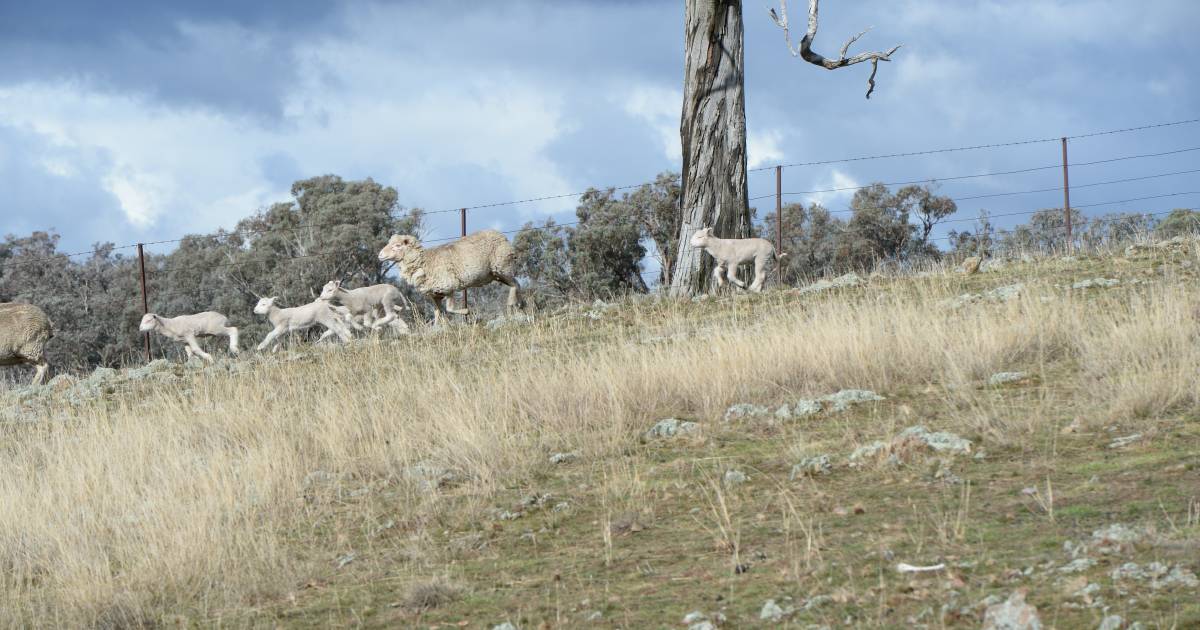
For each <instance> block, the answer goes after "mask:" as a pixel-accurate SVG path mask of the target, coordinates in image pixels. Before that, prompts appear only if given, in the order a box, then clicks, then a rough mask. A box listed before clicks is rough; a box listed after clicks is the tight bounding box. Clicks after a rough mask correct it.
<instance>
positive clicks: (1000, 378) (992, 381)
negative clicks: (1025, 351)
mask: <svg viewBox="0 0 1200 630" xmlns="http://www.w3.org/2000/svg"><path fill="white" fill-rule="evenodd" d="M1027 378H1029V375H1028V374H1026V373H1025V372H997V373H995V374H993V375H991V376H990V377H989V378H988V385H991V386H992V387H995V386H997V385H1004V384H1007V383H1016V382H1017V381H1023V380H1025V379H1027Z"/></svg>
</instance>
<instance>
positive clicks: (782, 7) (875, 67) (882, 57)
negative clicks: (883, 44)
mask: <svg viewBox="0 0 1200 630" xmlns="http://www.w3.org/2000/svg"><path fill="white" fill-rule="evenodd" d="M819 4H820V0H808V31H807V32H806V33H805V34H804V37H803V38H801V39H800V46H799V47H796V46H793V45H792V34H791V30H790V25H789V23H788V12H787V0H779V12H778V13H776V12H775V9H773V8H772V9H768V11H767V12H768V13H769V14H770V16H771V20H772V21H773V22H775V25H776V26H778V27H779V28H781V29H783V39H784V41H785V42H786V43H787V47H788V51H790V52H791V53H792V56H793V57H800V58H801V59H803V60H805V61H807V62H809V63H811V64H813V65H815V66H821V67H822V68H825V69H826V70H837V69H838V68H844V67H846V66H852V65H854V64H856V63H862V62H864V61H870V62H871V76H870V77H868V78H867V98H871V93H872V92H874V91H875V73H876V72H878V71H879V62H880V61H891V60H892V59H891V57H892V53H894V52H896V51H897V50H899V49H900V46H899V45H897V46H893V47H892V49H891V50H889V51H887V52H865V53H859V54H857V55H854V56H853V57H846V54H847V53H848V52H849V51H850V46H851V45H852V44H854V42H856V41H858V39H859V38H860V37H862V36H863V35H866V34H867V31H870V30H871V29H869V28H868V29H867V30H865V31H863V32H861V33H859V34H858V35H855V36H854V37H851V38H850V39H848V40H846V44H845V45H844V46H842V50H841V52H840V53H839V54H838V58H837V59H829V58H827V57H823V56H821V55H820V54H819V53H817V52H816V51H814V50H813V49H812V43H813V40H815V39H816V38H817V10H818V5H819Z"/></svg>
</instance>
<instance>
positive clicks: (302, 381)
mask: <svg viewBox="0 0 1200 630" xmlns="http://www.w3.org/2000/svg"><path fill="white" fill-rule="evenodd" d="M1030 282H1031V284H1030V290H1028V291H1026V293H1025V295H1024V296H1022V298H1020V299H1018V300H1014V301H1012V302H1009V303H1005V304H984V305H976V306H971V307H967V308H964V309H961V310H957V311H954V310H950V309H947V308H945V307H944V306H941V305H940V303H941V302H942V301H943V300H944V299H945V298H947V297H948V296H950V295H952V294H953V293H954V292H955V291H954V286H953V282H952V281H951V280H949V279H946V278H941V279H939V278H934V279H929V280H922V281H891V280H886V281H881V283H882V286H880V287H874V288H871V289H868V290H865V291H861V292H859V291H853V292H848V293H846V294H843V295H831V296H824V297H818V298H810V299H806V300H801V299H797V298H795V297H790V296H785V295H783V294H778V293H776V294H768V295H764V296H760V297H755V298H749V299H738V300H731V301H726V302H719V303H713V302H707V303H702V304H699V305H696V304H692V303H690V302H683V303H680V302H635V303H629V304H626V305H624V306H623V307H621V308H620V309H616V310H614V311H612V312H610V313H609V314H608V315H607V316H606V318H605V319H604V320H602V321H601V322H599V323H598V322H594V321H591V320H587V319H570V318H566V317H563V318H556V319H553V320H546V321H542V322H539V323H537V324H535V325H533V326H529V327H523V328H509V329H504V330H502V331H499V332H489V331H486V330H482V329H479V328H459V329H454V330H451V331H449V332H446V333H443V334H440V335H431V336H422V337H419V338H412V339H406V340H402V341H399V342H394V343H371V342H364V343H360V344H356V345H354V346H352V347H348V348H344V349H336V350H332V351H323V352H317V353H316V354H315V355H314V356H315V360H314V361H297V362H284V363H277V364H263V365H258V366H257V367H255V368H254V369H253V370H252V371H249V372H247V373H244V374H242V375H239V376H227V375H225V376H199V377H197V378H196V380H195V381H194V382H193V383H191V385H190V386H189V387H188V388H182V389H181V388H178V387H161V388H159V389H155V390H150V391H149V392H147V393H146V394H144V395H140V396H130V397H127V398H123V399H120V400H118V401H110V402H108V403H98V404H94V405H92V406H90V407H87V408H84V409H79V410H77V411H73V412H70V416H69V417H68V418H66V419H64V418H57V419H54V420H50V419H46V420H44V421H41V422H37V423H22V424H20V425H18V426H7V427H3V428H0V506H3V509H2V510H0V608H2V610H0V619H3V620H4V621H5V622H6V623H8V624H10V625H16V626H20V625H43V624H51V625H99V626H109V625H135V626H136V625H151V624H154V623H156V622H158V621H159V620H160V619H162V617H163V615H165V614H167V613H174V612H184V613H186V614H189V615H193V616H199V617H202V618H207V619H214V618H217V617H219V616H222V615H229V614H230V613H231V612H235V611H238V610H241V609H245V608H247V607H252V606H255V605H257V604H259V603H261V602H264V601H270V600H272V599H274V598H278V597H280V596H281V594H283V593H285V592H287V591H288V590H289V589H292V588H295V587H296V586H297V584H298V583H300V582H302V580H304V579H305V577H306V576H307V575H309V574H310V572H312V571H314V570H315V567H316V566H318V565H320V566H325V565H326V564H327V563H329V562H331V556H330V555H329V553H323V550H319V549H310V548H307V546H309V545H314V544H316V541H317V540H318V539H319V534H318V533H317V530H318V529H319V527H320V523H321V522H323V519H325V518H326V517H327V516H328V510H329V509H331V508H330V507H329V506H328V505H327V504H326V503H323V502H321V501H305V500H303V499H302V498H301V497H302V495H303V494H304V493H305V490H304V484H305V479H306V476H308V475H309V473H311V472H313V471H318V470H320V471H328V472H331V473H336V474H342V473H345V474H352V475H354V478H355V479H357V480H360V482H362V483H372V482H376V483H377V484H378V485H380V486H386V487H389V488H392V490H393V491H395V492H396V493H397V495H396V498H395V501H396V502H397V503H398V505H400V506H401V507H402V510H401V511H402V513H405V514H408V515H410V517H411V520H410V521H408V522H404V523H401V524H400V527H414V528H415V527H419V522H420V521H421V519H422V518H423V517H424V516H427V515H429V514H431V513H436V511H437V510H439V509H441V508H440V505H441V504H440V503H439V501H438V499H437V493H429V492H426V491H422V490H421V489H420V487H419V484H415V483H411V482H410V480H409V476H408V475H406V472H405V471H406V469H407V468H408V467H410V466H412V465H414V464H415V463H418V462H422V463H426V464H431V465H435V466H442V467H446V468H449V469H452V470H455V471H458V472H459V473H460V474H461V475H462V476H464V477H465V478H466V479H467V481H466V488H467V491H468V492H469V493H473V494H476V495H478V496H480V497H486V496H488V494H489V493H491V492H492V491H493V490H495V489H496V488H498V487H501V486H504V485H508V484H513V483H517V482H519V481H520V480H522V479H524V478H526V477H527V476H528V475H530V474H531V473H532V472H534V471H536V470H537V469H538V468H539V467H541V466H544V465H545V461H546V455H547V454H548V453H550V452H553V451H561V450H571V449H580V450H582V451H583V452H584V453H585V454H587V455H590V456H593V457H603V456H605V455H608V454H613V453H617V452H621V451H624V450H628V449H629V448H631V447H632V446H633V445H635V444H636V443H637V436H638V434H639V433H640V432H641V431H643V430H644V429H645V428H646V427H647V426H648V425H649V424H650V423H651V422H653V421H654V420H655V419H657V418H659V417H663V416H667V415H683V416H690V417H695V418H698V419H701V420H712V419H715V418H717V417H719V416H720V415H721V413H722V411H723V410H724V408H725V407H726V406H727V405H728V404H730V403H732V402H741V401H783V400H786V399H788V398H789V397H795V396H798V395H810V394H824V393H828V392H830V391H834V390H837V389H839V388H851V387H853V388H866V389H873V390H876V391H879V392H882V393H885V394H888V393H892V392H898V391H902V390H905V389H917V388H923V387H926V386H929V385H931V384H932V385H936V386H938V387H944V388H946V389H947V391H950V392H959V393H956V394H951V395H950V397H949V398H948V403H953V404H955V405H960V406H965V407H966V408H967V410H966V411H965V412H964V413H963V414H962V415H963V418H962V422H963V423H964V425H970V426H973V427H974V428H976V429H979V430H982V431H985V432H987V433H988V434H989V435H993V436H1002V435H1004V434H1005V432H1006V431H1011V430H1012V429H1013V426H1008V425H1005V423H1007V422H1013V421H1014V418H1015V417H1017V416H1018V415H1020V416H1021V417H1022V420H1021V421H1022V422H1025V423H1038V422H1047V421H1052V420H1053V418H1048V417H1047V416H1050V415H1053V414H1054V413H1055V412H1054V407H1055V405H1057V404H1058V403H1060V402H1063V401H1068V402H1070V403H1071V404H1077V405H1078V404H1085V403H1086V405H1088V408H1089V409H1093V410H1095V411H1096V412H1097V413H1102V414H1106V415H1107V416H1112V417H1125V416H1138V415H1145V414H1155V413H1160V412H1164V411H1167V410H1181V409H1185V408H1186V409H1190V410H1194V409H1195V408H1196V407H1197V404H1198V401H1197V392H1198V389H1197V380H1196V379H1197V377H1196V370H1195V365H1196V361H1195V360H1196V359H1197V358H1198V357H1197V356H1196V355H1197V354H1198V353H1200V350H1198V349H1197V346H1196V344H1195V335H1196V332H1197V325H1196V323H1195V320H1194V319H1193V318H1192V316H1191V313H1192V309H1193V306H1194V304H1195V302H1196V299H1195V297H1196V296H1195V292H1194V291H1193V290H1192V289H1190V288H1185V287H1173V288H1170V287H1162V288H1155V289H1151V290H1142V291H1135V292H1130V291H1127V290H1124V289H1122V290H1114V291H1109V292H1105V293H1101V294H1091V295H1087V296H1081V295H1074V296H1071V297H1069V298H1068V297H1064V295H1063V293H1062V292H1061V291H1057V290H1055V289H1053V288H1050V287H1042V288H1038V286H1037V285H1036V284H1034V283H1033V281H1032V280H1031V281H1030ZM1138 296H1140V297H1138ZM1043 298H1046V299H1043ZM677 333H687V335H688V336H687V337H683V338H680V337H676V338H675V339H673V340H667V341H660V340H651V339H650V338H651V337H665V338H668V339H670V337H671V335H674V334H677ZM1016 368H1020V369H1033V370H1042V371H1044V372H1045V373H1047V374H1050V373H1055V374H1065V375H1066V376H1064V377H1063V379H1064V380H1063V382H1060V383H1054V384H1053V386H1054V388H1056V389H1057V390H1061V391H1059V393H1056V394H1055V395H1054V397H1052V398H1050V399H1049V400H1050V402H1049V403H1047V404H1046V405H1044V406H1043V408H1040V409H1037V410H1035V413H1028V412H1029V409H1025V410H1024V411H1025V412H1026V413H1024V414H1023V415H1022V414H1018V413H1015V411H1013V410H1005V409H996V408H990V409H989V408H988V407H987V405H985V404H984V403H982V402H981V401H982V397H981V396H980V395H979V394H978V392H979V381H980V380H981V379H984V378H986V377H987V376H988V375H989V374H991V373H993V372H996V371H1000V370H1009V369H1016ZM956 396H957V397H958V398H957V399H956V398H955V397H956ZM1014 426H1016V425H1014ZM343 509H345V508H343ZM423 515H424V516H423ZM366 518H367V516H366V515H364V519H366ZM300 550H304V552H303V553H301V552H300ZM235 618H236V617H235Z"/></svg>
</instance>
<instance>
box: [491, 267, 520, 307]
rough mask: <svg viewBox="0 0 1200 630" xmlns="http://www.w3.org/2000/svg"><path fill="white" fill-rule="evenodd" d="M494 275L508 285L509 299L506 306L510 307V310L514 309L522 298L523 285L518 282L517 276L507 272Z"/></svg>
mask: <svg viewBox="0 0 1200 630" xmlns="http://www.w3.org/2000/svg"><path fill="white" fill-rule="evenodd" d="M492 275H494V276H495V277H496V280H497V281H498V282H501V283H503V284H507V285H508V301H507V302H505V306H507V307H508V310H509V311H512V310H513V309H514V308H516V306H517V304H518V302H520V300H521V285H519V284H517V279H516V278H514V277H512V276H510V275H508V274H506V273H493V274H492Z"/></svg>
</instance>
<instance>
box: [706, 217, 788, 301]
mask: <svg viewBox="0 0 1200 630" xmlns="http://www.w3.org/2000/svg"><path fill="white" fill-rule="evenodd" d="M691 243H692V247H699V248H700V249H703V250H704V251H706V252H708V255H709V256H712V257H713V259H715V260H716V261H717V266H716V268H715V269H713V277H714V278H716V280H717V286H718V287H723V286H725V277H728V278H729V281H730V282H732V283H733V284H735V285H737V286H738V287H740V288H743V289H745V288H746V283H745V282H742V281H741V280H738V277H737V268H738V265H740V264H742V263H744V262H750V261H751V260H753V261H754V280H753V281H752V282H751V283H750V290H751V291H755V292H757V291H762V286H763V282H765V281H766V279H767V277H766V274H765V273H763V270H764V269H765V268H766V266H767V261H768V260H770V259H772V258H774V259H775V260H776V261H777V262H778V261H779V259H781V258H783V257H784V256H787V254H780V253H777V252H776V251H775V246H774V245H772V244H771V241H768V240H767V239H765V238H717V237H715V236H713V235H712V228H710V227H707V228H703V229H700V230H696V233H695V234H692V241H691ZM723 276H724V277H723Z"/></svg>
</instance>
